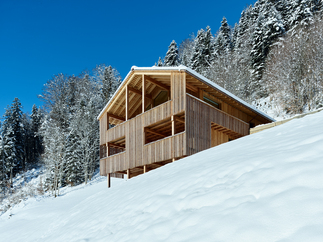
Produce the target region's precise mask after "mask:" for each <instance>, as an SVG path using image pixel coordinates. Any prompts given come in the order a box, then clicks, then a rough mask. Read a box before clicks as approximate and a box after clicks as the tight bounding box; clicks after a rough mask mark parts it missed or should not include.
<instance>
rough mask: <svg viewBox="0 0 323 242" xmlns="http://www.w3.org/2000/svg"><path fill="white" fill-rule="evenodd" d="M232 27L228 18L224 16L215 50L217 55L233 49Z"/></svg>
mask: <svg viewBox="0 0 323 242" xmlns="http://www.w3.org/2000/svg"><path fill="white" fill-rule="evenodd" d="M231 49H232V43H231V29H230V27H229V25H228V22H227V19H226V18H225V17H223V19H222V21H221V27H220V30H219V32H218V35H217V37H216V40H215V47H214V52H215V55H216V56H217V57H219V56H221V55H226V54H228V53H229V51H231Z"/></svg>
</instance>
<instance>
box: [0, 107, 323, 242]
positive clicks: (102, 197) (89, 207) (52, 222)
mask: <svg viewBox="0 0 323 242" xmlns="http://www.w3.org/2000/svg"><path fill="white" fill-rule="evenodd" d="M322 120H323V112H321V113H318V114H313V115H309V116H306V117H305V118H302V119H297V120H292V121H290V122H288V123H286V124H284V125H281V126H277V127H275V128H272V129H269V130H266V131H263V132H260V133H257V134H253V135H250V136H248V137H245V138H241V139H239V140H235V141H232V142H229V143H226V144H223V145H220V146H218V147H215V148H212V149H209V150H206V151H204V152H200V153H198V154H196V155H194V156H191V157H188V158H185V159H182V160H179V161H176V162H174V163H172V164H169V165H166V166H164V167H162V168H160V169H157V170H154V171H151V172H148V173H146V174H144V175H141V176H138V177H135V178H133V179H131V180H117V179H114V180H112V188H110V189H108V188H107V187H106V180H105V179H104V178H98V179H97V180H96V181H94V182H92V183H91V185H88V186H79V187H77V188H76V189H75V188H74V190H73V191H72V192H66V191H65V192H64V195H62V196H60V197H58V198H56V199H54V198H46V199H45V198H44V199H41V200H40V201H36V200H32V199H29V200H28V201H26V202H24V203H21V204H20V205H19V206H16V207H15V208H14V209H13V210H12V211H11V213H12V216H11V217H10V218H8V217H9V214H8V213H9V212H7V213H6V214H4V215H2V216H1V217H0V235H1V240H2V241H117V242H120V241H140V242H142V241H149V242H150V241H203V242H205V241H212V242H213V241H323V128H322V123H323V122H322Z"/></svg>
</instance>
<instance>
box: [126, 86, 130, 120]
mask: <svg viewBox="0 0 323 242" xmlns="http://www.w3.org/2000/svg"><path fill="white" fill-rule="evenodd" d="M128 87H129V86H128V85H126V110H125V112H126V113H125V116H126V120H128V119H129V90H128Z"/></svg>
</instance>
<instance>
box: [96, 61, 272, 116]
mask: <svg viewBox="0 0 323 242" xmlns="http://www.w3.org/2000/svg"><path fill="white" fill-rule="evenodd" d="M160 70H165V71H166V70H167V71H168V70H169V71H186V72H188V73H189V74H191V75H193V76H195V77H196V78H198V79H200V80H201V81H203V82H205V83H206V84H208V85H210V86H211V87H213V88H215V89H217V90H219V91H220V92H222V93H224V94H226V95H227V96H229V97H231V98H233V99H234V100H236V101H237V102H239V103H241V104H242V105H244V106H246V107H247V108H249V109H251V110H253V111H254V112H255V113H258V114H259V115H261V116H263V117H265V118H267V119H269V120H271V121H272V122H275V121H276V120H275V119H273V118H271V117H270V116H268V115H267V114H265V113H264V112H262V111H260V110H258V109H257V108H256V107H254V106H252V105H250V104H249V103H247V102H245V101H243V100H242V99H240V98H239V97H237V96H236V95H234V94H232V93H231V92H229V91H227V90H226V89H224V88H223V87H220V86H219V85H218V84H216V83H214V82H212V81H211V80H209V79H207V78H206V77H204V76H202V75H201V74H199V73H197V72H196V71H194V70H192V69H191V68H189V67H187V66H184V65H179V66H152V67H137V66H132V67H131V71H130V72H129V73H128V74H127V76H126V78H125V79H124V80H127V79H128V77H129V75H130V74H131V73H132V71H160ZM122 86H123V84H121V85H120V86H119V88H118V89H117V91H116V92H115V93H114V95H113V96H112V98H111V99H110V100H109V102H108V103H107V105H105V107H104V108H103V110H102V111H101V113H100V114H99V116H98V119H99V118H100V117H101V115H102V114H103V112H104V110H105V109H106V108H107V107H108V105H109V104H110V102H111V101H112V99H113V98H114V97H115V95H116V93H118V91H119V89H121V88H122Z"/></svg>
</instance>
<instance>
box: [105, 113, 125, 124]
mask: <svg viewBox="0 0 323 242" xmlns="http://www.w3.org/2000/svg"><path fill="white" fill-rule="evenodd" d="M107 115H108V118H109V117H111V118H115V119H118V120H120V121H126V119H125V118H123V117H120V116H118V115H114V114H112V113H107ZM108 123H109V120H108Z"/></svg>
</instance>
